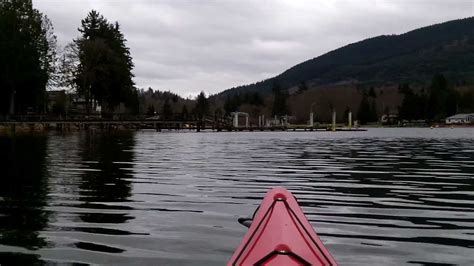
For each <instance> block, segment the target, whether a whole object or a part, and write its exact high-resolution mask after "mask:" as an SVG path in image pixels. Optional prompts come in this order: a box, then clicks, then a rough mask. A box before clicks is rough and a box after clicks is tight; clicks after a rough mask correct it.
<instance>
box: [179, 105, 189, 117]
mask: <svg viewBox="0 0 474 266" xmlns="http://www.w3.org/2000/svg"><path fill="white" fill-rule="evenodd" d="M188 116H189V113H188V107H186V104H184V105H183V108H182V109H181V118H182V119H183V120H186V119H188Z"/></svg>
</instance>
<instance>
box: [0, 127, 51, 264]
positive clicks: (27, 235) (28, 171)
mask: <svg viewBox="0 0 474 266" xmlns="http://www.w3.org/2000/svg"><path fill="white" fill-rule="evenodd" d="M47 142H48V138H47V137H46V136H15V137H0V169H1V170H0V171H1V174H0V176H1V182H2V184H1V186H0V244H2V245H11V246H20V247H24V248H28V249H38V248H41V247H44V246H45V245H46V241H45V240H44V239H43V238H42V237H40V235H39V231H41V230H43V229H44V228H45V227H46V226H47V223H48V212H47V211H45V210H44V209H43V208H44V207H45V206H46V201H47V195H48V172H47V167H46V166H45V164H46V156H47V152H46V148H47ZM2 257H4V256H0V259H1V258H2Z"/></svg>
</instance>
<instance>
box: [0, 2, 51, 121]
mask: <svg viewBox="0 0 474 266" xmlns="http://www.w3.org/2000/svg"><path fill="white" fill-rule="evenodd" d="M55 59H56V37H55V35H54V33H53V27H52V24H51V22H50V20H49V19H48V17H47V16H45V15H43V14H42V13H41V12H39V11H38V10H37V9H35V8H33V4H32V1H31V0H11V1H0V114H6V113H25V112H27V111H35V112H42V111H44V109H45V105H46V87H47V85H48V83H50V82H52V80H53V77H54V74H55V62H56V61H55Z"/></svg>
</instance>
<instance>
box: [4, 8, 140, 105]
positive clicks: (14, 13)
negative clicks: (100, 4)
mask: <svg viewBox="0 0 474 266" xmlns="http://www.w3.org/2000/svg"><path fill="white" fill-rule="evenodd" d="M78 31H79V35H80V36H79V37H78V38H76V39H74V40H73V41H72V42H71V43H69V44H68V45H67V46H66V47H65V48H64V51H62V53H61V55H60V56H58V53H57V45H56V36H55V35H54V30H53V26H52V23H51V21H50V20H49V19H48V17H47V16H46V15H44V14H42V13H41V12H40V11H38V10H37V9H35V8H34V7H33V3H32V1H31V0H9V1H0V114H25V113H28V112H34V113H44V112H47V111H48V110H47V101H48V99H47V93H46V92H47V88H48V87H49V86H51V87H53V86H54V87H68V88H71V89H72V91H73V92H75V93H77V95H79V96H80V97H82V98H83V99H84V100H85V102H86V105H87V108H86V109H87V111H88V112H90V111H91V110H93V109H94V107H96V106H101V107H102V111H103V112H112V111H113V110H114V109H115V108H116V107H117V106H119V105H120V104H124V106H125V107H128V109H129V110H131V111H132V112H138V90H137V89H136V87H135V84H134V82H133V74H132V70H133V67H134V65H133V61H132V57H131V55H130V49H129V48H128V47H127V46H126V41H127V40H126V39H125V37H124V35H123V33H122V31H121V28H120V24H119V23H118V22H113V23H112V22H109V21H108V20H107V19H106V18H105V17H104V16H102V15H101V14H99V13H98V12H97V11H94V10H92V11H90V12H89V13H88V15H87V17H86V18H84V19H83V20H82V21H81V26H80V27H79V29H78Z"/></svg>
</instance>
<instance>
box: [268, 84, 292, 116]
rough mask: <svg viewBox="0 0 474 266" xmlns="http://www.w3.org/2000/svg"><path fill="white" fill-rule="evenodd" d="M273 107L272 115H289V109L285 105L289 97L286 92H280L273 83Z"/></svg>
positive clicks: (279, 88) (277, 85) (278, 86)
mask: <svg viewBox="0 0 474 266" xmlns="http://www.w3.org/2000/svg"><path fill="white" fill-rule="evenodd" d="M272 91H273V106H272V115H276V116H283V115H288V114H289V113H290V109H289V107H288V104H287V102H286V101H287V98H288V97H289V95H288V91H286V90H284V91H283V90H282V89H281V87H280V85H279V84H278V83H277V82H275V83H274V84H273V88H272Z"/></svg>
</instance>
